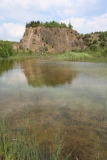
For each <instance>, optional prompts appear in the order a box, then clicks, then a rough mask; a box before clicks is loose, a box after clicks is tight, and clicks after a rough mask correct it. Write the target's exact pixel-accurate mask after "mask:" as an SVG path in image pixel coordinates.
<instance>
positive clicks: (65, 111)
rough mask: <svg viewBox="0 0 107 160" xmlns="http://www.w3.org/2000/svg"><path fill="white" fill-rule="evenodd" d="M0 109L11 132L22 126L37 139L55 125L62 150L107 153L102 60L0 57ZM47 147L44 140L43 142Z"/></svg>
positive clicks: (50, 138) (106, 74)
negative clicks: (0, 66) (7, 121)
mask: <svg viewBox="0 0 107 160" xmlns="http://www.w3.org/2000/svg"><path fill="white" fill-rule="evenodd" d="M2 66H3V68H1V69H0V115H1V117H8V120H9V124H10V129H11V132H12V133H13V134H15V135H17V133H18V132H20V130H21V129H22V128H26V134H27V133H28V132H27V130H28V131H29V128H30V132H29V134H28V136H31V135H33V134H35V132H36V134H37V139H38V143H39V144H42V142H43V138H44V135H45V134H46V136H47V144H48V145H49V146H50V145H52V144H53V143H54V140H55V135H56V134H57V133H58V130H60V136H61V139H62V137H63V142H62V143H63V145H64V147H63V149H62V155H63V156H66V155H67V154H69V153H70V152H71V151H73V152H72V157H71V159H76V157H77V158H78V159H79V160H94V159H102V160H106V159H107V93H106V92H107V64H104V63H89V62H60V61H48V60H35V59H34V60H24V61H15V62H2ZM47 147H48V146H47Z"/></svg>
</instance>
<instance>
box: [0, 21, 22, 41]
mask: <svg viewBox="0 0 107 160" xmlns="http://www.w3.org/2000/svg"><path fill="white" fill-rule="evenodd" d="M24 31H25V26H23V25H21V24H14V23H3V25H1V26H0V34H1V37H0V39H5V40H18V39H19V38H21V37H22V36H23V33H24Z"/></svg>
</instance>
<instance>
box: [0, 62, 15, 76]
mask: <svg viewBox="0 0 107 160" xmlns="http://www.w3.org/2000/svg"><path fill="white" fill-rule="evenodd" d="M13 63H14V61H12V60H9V61H6V60H5V61H1V62H0V75H2V73H3V72H7V71H8V70H11V69H12V67H13Z"/></svg>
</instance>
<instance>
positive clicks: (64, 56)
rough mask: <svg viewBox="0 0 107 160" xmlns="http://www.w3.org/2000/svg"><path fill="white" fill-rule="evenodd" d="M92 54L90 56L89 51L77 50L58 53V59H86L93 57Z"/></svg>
mask: <svg viewBox="0 0 107 160" xmlns="http://www.w3.org/2000/svg"><path fill="white" fill-rule="evenodd" d="M91 58H92V56H90V55H89V54H87V53H83V52H80V53H76V52H66V53H64V54H61V55H58V56H57V59H59V60H70V61H85V60H86V59H91Z"/></svg>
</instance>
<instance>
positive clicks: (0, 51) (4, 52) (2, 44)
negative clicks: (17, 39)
mask: <svg viewBox="0 0 107 160" xmlns="http://www.w3.org/2000/svg"><path fill="white" fill-rule="evenodd" d="M12 44H13V43H12V42H9V41H3V40H0V57H3V58H7V57H10V56H13V55H14V54H15V50H14V49H13V46H12Z"/></svg>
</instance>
